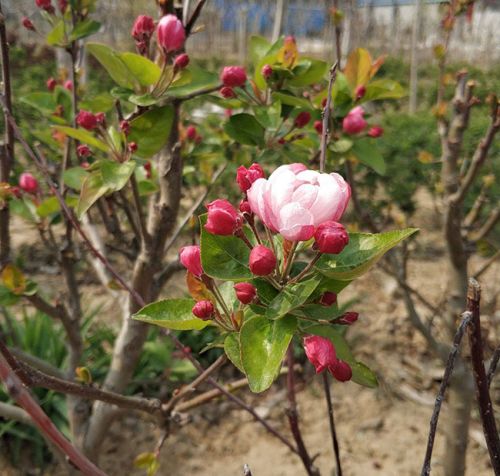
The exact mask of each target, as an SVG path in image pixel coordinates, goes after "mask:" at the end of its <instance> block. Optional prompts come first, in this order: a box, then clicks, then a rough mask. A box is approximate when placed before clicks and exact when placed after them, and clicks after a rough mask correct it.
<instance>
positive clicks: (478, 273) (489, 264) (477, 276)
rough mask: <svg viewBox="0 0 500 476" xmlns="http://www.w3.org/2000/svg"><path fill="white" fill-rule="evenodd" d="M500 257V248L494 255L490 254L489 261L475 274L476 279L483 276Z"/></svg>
mask: <svg viewBox="0 0 500 476" xmlns="http://www.w3.org/2000/svg"><path fill="white" fill-rule="evenodd" d="M498 258H500V250H498V251H497V252H496V253H495V254H494V255H492V256H490V258H489V259H488V261H486V263H484V264H483V266H481V268H479V269H478V270H477V271H476V272H475V273H474V275H473V278H474V279H478V278H479V276H481V275H482V274H483V273H485V272H486V271H487V270H488V269H489V267H490V266H491V265H492V264H493V263H494V262H495V261H496V260H497V259H498Z"/></svg>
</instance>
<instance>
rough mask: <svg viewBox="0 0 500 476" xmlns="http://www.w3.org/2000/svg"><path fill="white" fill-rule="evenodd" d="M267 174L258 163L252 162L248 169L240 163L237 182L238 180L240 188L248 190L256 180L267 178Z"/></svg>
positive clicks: (244, 190) (243, 190)
mask: <svg viewBox="0 0 500 476" xmlns="http://www.w3.org/2000/svg"><path fill="white" fill-rule="evenodd" d="M265 176H266V175H265V174H264V170H262V167H261V166H260V165H259V164H257V163H255V164H252V165H251V166H250V167H248V169H247V168H246V167H244V166H243V165H240V166H239V167H238V170H237V171H236V182H238V185H239V186H240V190H241V191H242V192H246V191H247V190H248V189H249V188H250V187H251V186H252V184H253V183H254V182H255V181H256V180H258V179H260V178H265Z"/></svg>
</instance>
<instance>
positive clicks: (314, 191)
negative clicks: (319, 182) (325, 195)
mask: <svg viewBox="0 0 500 476" xmlns="http://www.w3.org/2000/svg"><path fill="white" fill-rule="evenodd" d="M318 189H319V188H318V187H315V186H314V185H311V184H308V183H307V184H303V185H299V187H298V188H297V189H295V191H294V192H293V195H292V202H298V203H300V204H301V205H302V206H303V207H304V208H307V209H309V208H311V206H312V204H313V203H314V201H315V200H316V197H317V196H318Z"/></svg>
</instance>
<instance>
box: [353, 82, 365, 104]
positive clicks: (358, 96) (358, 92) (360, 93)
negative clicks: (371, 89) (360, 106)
mask: <svg viewBox="0 0 500 476" xmlns="http://www.w3.org/2000/svg"><path fill="white" fill-rule="evenodd" d="M354 93H355V95H356V101H359V100H360V99H361V98H362V97H363V96H364V95H365V94H366V87H365V86H363V85H362V84H361V85H360V86H358V87H357V88H356V91H355V92H354Z"/></svg>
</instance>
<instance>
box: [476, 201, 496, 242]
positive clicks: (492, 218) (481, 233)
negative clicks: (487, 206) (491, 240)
mask: <svg viewBox="0 0 500 476" xmlns="http://www.w3.org/2000/svg"><path fill="white" fill-rule="evenodd" d="M499 221H500V206H497V207H495V208H494V209H493V210H491V213H490V214H489V216H488V219H487V220H486V221H485V222H484V223H483V225H482V226H481V228H479V230H477V231H476V232H475V233H471V235H470V239H471V241H476V242H477V241H480V240H482V239H483V238H485V237H486V235H488V233H489V232H490V231H491V230H493V228H494V227H495V226H496V224H497V223H498V222H499Z"/></svg>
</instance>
